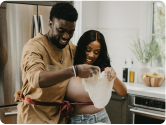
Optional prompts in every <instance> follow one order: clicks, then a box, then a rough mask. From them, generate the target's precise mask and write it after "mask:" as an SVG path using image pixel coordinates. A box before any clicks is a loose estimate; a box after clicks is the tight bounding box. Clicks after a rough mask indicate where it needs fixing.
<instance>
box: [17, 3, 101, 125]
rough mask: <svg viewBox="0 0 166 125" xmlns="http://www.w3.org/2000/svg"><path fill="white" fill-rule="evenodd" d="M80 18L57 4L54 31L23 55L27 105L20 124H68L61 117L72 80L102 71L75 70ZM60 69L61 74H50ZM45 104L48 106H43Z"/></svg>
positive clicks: (85, 67) (20, 111)
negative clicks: (78, 21)
mask: <svg viewBox="0 0 166 125" xmlns="http://www.w3.org/2000/svg"><path fill="white" fill-rule="evenodd" d="M77 17H78V14H77V11H76V9H75V8H74V7H73V6H72V5H70V4H69V3H57V4H56V5H54V6H53V7H52V9H51V12H50V21H49V25H50V30H49V31H48V33H47V34H45V35H42V34H38V35H37V36H35V37H34V38H33V39H31V40H29V41H28V42H27V43H26V44H25V46H24V48H23V52H22V60H21V70H22V80H23V87H22V92H23V95H24V101H22V102H20V103H19V104H18V106H17V108H18V115H17V122H18V123H19V124H43V123H50V124H57V123H66V122H67V121H66V119H65V117H62V116H61V115H60V113H59V111H60V110H61V105H60V104H55V105H50V104H51V102H59V103H61V102H63V100H64V96H65V92H66V87H67V84H68V81H69V78H71V77H73V76H79V77H81V78H87V77H89V76H91V75H92V74H91V73H92V72H93V71H95V70H98V67H95V66H92V65H86V64H84V65H77V66H73V62H74V55H75V50H76V47H75V46H74V45H73V44H72V42H71V41H70V39H71V38H72V36H73V34H74V30H75V24H76V20H77ZM49 66H53V67H54V66H57V67H58V68H59V70H56V71H48V69H47V67H48V68H49ZM43 104H44V105H43Z"/></svg>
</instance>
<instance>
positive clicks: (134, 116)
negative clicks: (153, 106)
mask: <svg viewBox="0 0 166 125" xmlns="http://www.w3.org/2000/svg"><path fill="white" fill-rule="evenodd" d="M129 117H130V119H129V123H130V124H161V123H163V122H164V121H165V112H162V111H156V110H150V109H145V108H139V107H132V106H130V107H129Z"/></svg>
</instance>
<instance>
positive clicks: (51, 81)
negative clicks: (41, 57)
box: [39, 64, 99, 88]
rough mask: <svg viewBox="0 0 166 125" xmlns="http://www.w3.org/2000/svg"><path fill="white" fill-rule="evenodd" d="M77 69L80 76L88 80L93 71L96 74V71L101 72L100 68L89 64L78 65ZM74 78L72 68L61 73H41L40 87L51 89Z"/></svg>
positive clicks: (60, 71)
mask: <svg viewBox="0 0 166 125" xmlns="http://www.w3.org/2000/svg"><path fill="white" fill-rule="evenodd" d="M77 68H78V76H79V77H81V78H88V77H90V76H92V74H91V72H92V71H93V72H95V70H99V68H98V67H96V66H92V65H87V64H82V65H77ZM73 76H74V71H73V68H72V67H69V68H66V69H62V70H59V71H41V72H40V74H39V87H40V88H46V87H50V86H53V85H56V84H58V83H60V82H63V81H65V80H67V79H69V78H71V77H73Z"/></svg>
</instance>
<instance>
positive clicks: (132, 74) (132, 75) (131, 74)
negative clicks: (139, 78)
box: [129, 60, 135, 83]
mask: <svg viewBox="0 0 166 125" xmlns="http://www.w3.org/2000/svg"><path fill="white" fill-rule="evenodd" d="M129 82H131V83H134V82H135V70H134V67H133V60H132V62H131V68H130V70H129Z"/></svg>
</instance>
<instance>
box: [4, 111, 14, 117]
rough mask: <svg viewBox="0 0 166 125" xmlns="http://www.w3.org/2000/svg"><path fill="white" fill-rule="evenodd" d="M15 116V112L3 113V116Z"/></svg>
mask: <svg viewBox="0 0 166 125" xmlns="http://www.w3.org/2000/svg"><path fill="white" fill-rule="evenodd" d="M10 115H17V111H11V112H5V113H4V116H10Z"/></svg>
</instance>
